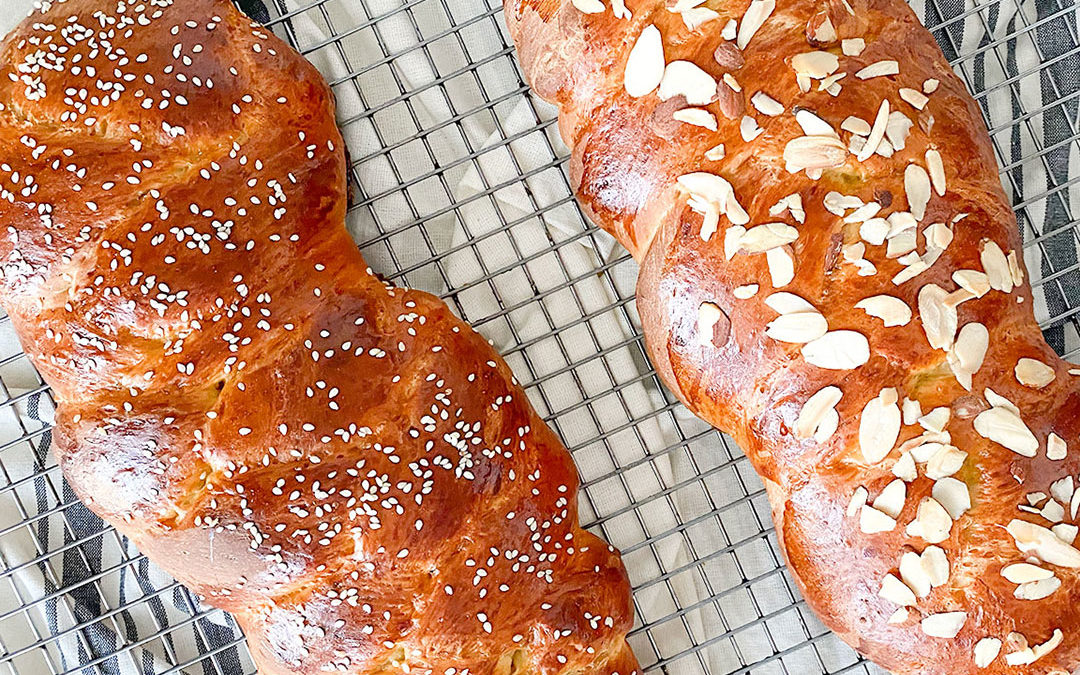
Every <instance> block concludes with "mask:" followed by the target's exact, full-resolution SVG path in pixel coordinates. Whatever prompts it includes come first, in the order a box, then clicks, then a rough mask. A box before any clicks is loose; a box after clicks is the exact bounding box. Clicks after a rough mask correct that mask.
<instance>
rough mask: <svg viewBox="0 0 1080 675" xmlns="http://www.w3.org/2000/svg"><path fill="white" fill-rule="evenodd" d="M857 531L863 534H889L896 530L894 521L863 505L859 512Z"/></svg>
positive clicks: (884, 514) (871, 507)
mask: <svg viewBox="0 0 1080 675" xmlns="http://www.w3.org/2000/svg"><path fill="white" fill-rule="evenodd" d="M859 529H860V530H862V531H863V533H865V534H878V533H880V532H891V531H892V530H894V529H896V520H894V519H893V518H890V517H889V516H888V514H886V513H883V512H881V511H878V510H877V509H875V508H874V507H873V506H868V505H864V506H863V507H862V509H861V510H860V511H859Z"/></svg>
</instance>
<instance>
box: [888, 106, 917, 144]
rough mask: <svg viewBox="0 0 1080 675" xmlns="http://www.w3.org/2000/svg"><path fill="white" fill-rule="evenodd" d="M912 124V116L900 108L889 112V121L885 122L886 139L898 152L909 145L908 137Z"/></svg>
mask: <svg viewBox="0 0 1080 675" xmlns="http://www.w3.org/2000/svg"><path fill="white" fill-rule="evenodd" d="M912 126H913V124H912V122H911V118H909V117H908V116H907V115H905V114H904V113H902V112H900V111H899V110H894V111H892V112H891V113H889V121H888V122H887V123H886V124H885V139H886V140H888V141H889V143H890V144H891V145H892V147H893V149H894V150H896V151H897V152H899V151H900V150H903V149H904V148H905V147H907V139H908V135H909V134H910V133H911V127H912Z"/></svg>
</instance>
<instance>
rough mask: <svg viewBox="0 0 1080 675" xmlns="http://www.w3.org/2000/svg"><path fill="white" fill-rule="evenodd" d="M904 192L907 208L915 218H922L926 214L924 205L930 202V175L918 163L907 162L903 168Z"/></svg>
mask: <svg viewBox="0 0 1080 675" xmlns="http://www.w3.org/2000/svg"><path fill="white" fill-rule="evenodd" d="M904 192H905V193H906V194H907V199H908V208H910V209H911V215H913V216H915V220H922V219H923V216H924V215H925V214H926V205H927V204H928V203H929V202H930V176H929V174H927V173H926V169H924V168H922V167H921V166H919V165H918V164H908V165H907V168H905V169H904Z"/></svg>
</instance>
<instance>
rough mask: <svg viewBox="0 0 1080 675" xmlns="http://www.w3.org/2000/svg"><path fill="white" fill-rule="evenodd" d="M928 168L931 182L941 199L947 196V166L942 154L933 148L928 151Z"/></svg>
mask: <svg viewBox="0 0 1080 675" xmlns="http://www.w3.org/2000/svg"><path fill="white" fill-rule="evenodd" d="M926 168H927V170H928V171H929V172H930V182H931V184H932V185H933V186H934V192H936V193H937V194H938V196H939V197H944V196H945V164H944V163H942V161H941V153H940V152H938V151H937V150H934V149H933V148H931V149H929V150H927V151H926Z"/></svg>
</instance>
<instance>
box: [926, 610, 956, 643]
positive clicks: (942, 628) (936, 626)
mask: <svg viewBox="0 0 1080 675" xmlns="http://www.w3.org/2000/svg"><path fill="white" fill-rule="evenodd" d="M965 623H967V612H942V613H941V614H931V615H930V616H928V617H926V618H925V619H923V620H922V623H921V624H920V625H921V627H922V632H923V633H925V634H927V635H929V636H930V637H936V638H945V639H948V640H951V639H953V638H954V637H956V636H957V634H958V633H959V632H960V629H962V628H963V627H964V624H965Z"/></svg>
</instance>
